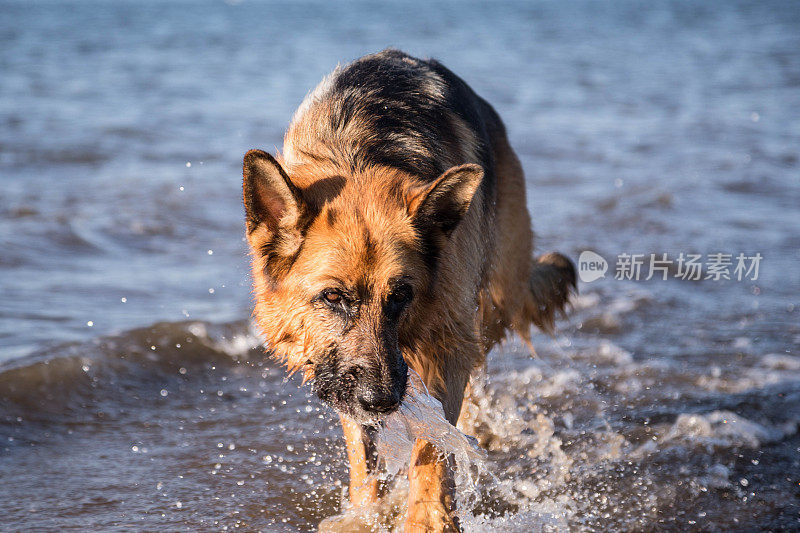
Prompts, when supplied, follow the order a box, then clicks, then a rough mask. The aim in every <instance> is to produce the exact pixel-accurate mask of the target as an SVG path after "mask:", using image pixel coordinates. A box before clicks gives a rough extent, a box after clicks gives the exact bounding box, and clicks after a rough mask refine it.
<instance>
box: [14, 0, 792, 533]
mask: <svg viewBox="0 0 800 533" xmlns="http://www.w3.org/2000/svg"><path fill="white" fill-rule="evenodd" d="M388 45H392V46H397V47H401V48H403V49H406V50H407V51H409V52H411V53H413V54H417V55H421V56H428V55H432V56H435V57H437V58H439V59H441V60H442V61H443V62H444V63H445V64H446V65H448V66H449V67H451V68H452V69H453V70H454V71H455V72H457V73H458V74H460V75H461V76H462V77H464V78H465V79H466V80H467V81H468V82H469V83H470V84H471V85H472V86H473V87H474V88H475V89H476V90H477V91H478V92H479V93H480V94H481V95H483V96H484V97H486V98H487V99H488V100H489V101H490V102H492V103H493V104H494V105H495V107H496V108H497V109H498V111H499V112H500V114H501V115H502V116H503V117H504V119H505V121H506V123H507V125H508V129H509V134H510V137H511V142H512V144H513V145H514V147H515V148H516V149H517V151H518V153H519V155H520V158H521V159H522V163H523V165H524V167H525V170H526V173H527V178H528V184H529V188H528V203H529V206H530V208H531V210H532V212H533V218H534V225H535V229H536V230H537V233H538V235H539V240H538V243H537V247H538V248H539V250H542V251H544V250H549V249H559V250H561V251H563V252H565V253H567V254H568V255H570V256H572V257H573V258H574V259H577V257H578V255H579V254H580V253H581V252H582V251H584V250H593V251H594V252H596V253H598V254H600V255H601V256H603V257H604V258H606V259H607V260H608V261H609V262H610V263H611V264H610V269H609V271H608V272H607V273H606V276H605V278H602V279H599V280H597V281H594V282H591V283H583V284H582V285H581V287H580V290H581V295H580V297H579V298H578V299H577V301H576V303H575V309H574V311H573V313H572V314H571V317H570V319H569V320H568V321H564V322H562V323H561V324H560V329H559V333H558V334H557V335H556V336H555V337H554V338H549V337H546V336H543V335H536V336H535V337H534V344H535V345H536V348H537V351H538V357H536V358H531V357H530V356H529V354H528V353H527V351H526V350H525V349H523V348H522V347H521V346H519V345H518V343H517V342H516V341H514V340H511V341H510V342H508V343H507V344H506V345H504V346H502V347H500V348H497V349H496V350H495V351H494V352H493V353H492V354H491V355H490V357H489V364H488V370H487V371H486V373H485V374H483V375H481V376H477V377H476V379H475V382H474V384H473V385H474V393H473V397H472V400H471V404H470V416H469V418H468V420H467V421H466V423H465V424H464V426H465V428H466V429H468V430H469V431H470V432H471V433H473V434H474V435H475V436H476V437H477V439H478V441H479V442H480V444H481V445H482V446H483V447H484V448H485V449H486V450H487V452H488V457H487V469H488V471H489V472H491V473H492V474H493V476H488V475H487V476H484V477H485V479H483V480H482V482H481V484H480V487H479V492H480V497H479V501H478V502H477V504H476V505H475V506H474V507H473V508H471V509H464V510H463V511H462V514H463V521H464V523H465V525H466V527H467V529H469V530H472V531H490V530H495V529H496V530H503V531H525V532H528V531H532V530H534V531H535V530H545V531H567V530H586V531H632V530H636V531H650V530H673V531H753V530H773V531H787V530H800V521H798V520H799V519H800V506H799V504H798V501H800V435H798V423H800V355H799V354H800V326H798V324H799V323H800V320H798V316H799V315H798V313H800V311H798V308H797V306H798V304H800V302H798V299H799V298H798V295H799V294H800V269H799V268H798V266H797V265H798V260H800V252H799V250H800V234H798V227H800V211H799V210H798V206H799V205H800V162H799V158H800V9H798V5H797V3H794V2H772V1H767V2H724V3H723V2H719V3H702V4H698V3H690V2H681V1H678V2H671V3H669V4H666V3H664V4H658V5H650V4H647V5H645V4H639V3H628V2H616V3H613V4H612V5H607V4H600V3H595V2H574V3H573V2H570V3H563V2H537V3H502V4H500V3H436V4H432V3H430V2H417V1H409V2H403V3H402V4H399V5H377V6H376V5H372V4H368V3H359V2H348V3H344V4H340V5H333V4H329V3H293V4H290V5H284V4H272V3H257V2H241V3H233V4H227V3H222V2H192V3H181V2H159V1H149V2H127V1H120V2H101V1H81V2H70V1H63V2H37V3H28V2H6V1H3V2H0V72H2V74H0V180H1V181H0V183H1V184H2V192H1V193H0V480H2V482H0V522H2V524H3V526H2V527H3V528H9V529H11V530H30V529H65V528H74V529H80V530H86V529H95V530H130V529H142V530H164V529H166V530H197V529H212V530H222V529H225V528H227V529H232V528H235V527H236V526H239V527H241V528H245V529H248V530H264V531H294V530H298V529H299V530H309V529H314V528H315V527H316V526H317V524H318V523H319V522H320V521H321V520H322V519H324V518H326V517H329V516H332V515H335V514H337V513H339V512H340V511H341V510H342V496H343V493H344V491H345V489H346V480H347V467H346V462H345V454H344V448H343V444H342V442H341V437H340V430H339V429H338V426H337V422H336V417H335V415H334V414H333V413H332V412H331V411H330V410H328V409H327V408H325V407H323V406H321V405H320V404H319V403H318V402H317V401H316V400H315V399H314V398H312V397H310V396H309V391H308V390H307V389H305V388H300V387H299V382H296V380H294V379H291V380H288V381H287V380H286V379H285V378H284V373H283V372H282V370H281V369H280V368H278V367H276V366H275V365H274V364H273V363H272V362H270V361H265V360H264V358H263V353H262V350H261V349H260V348H259V340H258V338H257V337H256V336H255V334H254V333H253V332H252V331H251V329H250V325H249V322H248V320H247V317H248V314H249V309H250V304H251V302H250V297H249V279H248V273H247V256H246V251H245V246H244V242H243V240H242V236H243V222H242V216H243V215H242V208H241V204H240V196H239V195H240V189H239V187H240V164H241V156H242V154H243V153H244V152H245V151H246V150H247V149H249V148H252V147H261V148H264V149H268V150H273V149H274V148H275V147H277V146H280V144H281V138H282V134H283V130H284V128H285V127H286V125H287V123H288V121H289V118H290V116H291V113H292V111H293V110H294V108H295V107H296V106H297V104H298V103H299V102H300V100H301V99H302V97H303V96H304V94H305V93H306V92H307V91H308V90H309V89H311V88H312V87H313V86H314V84H315V83H316V82H317V81H318V80H319V79H320V78H321V77H322V76H323V75H324V74H325V73H326V72H327V71H329V70H330V69H331V68H332V67H333V66H335V65H336V63H337V62H344V61H348V60H350V59H353V58H355V57H358V56H359V55H362V54H364V53H367V52H371V51H375V50H378V49H381V48H383V47H385V46H388ZM681 252H683V253H687V254H688V253H695V254H702V255H703V256H704V257H707V256H708V254H713V253H718V252H721V253H727V254H733V255H734V256H735V255H737V254H739V253H745V254H747V255H748V256H753V255H755V254H756V253H760V254H761V255H762V256H763V259H762V261H761V263H760V269H759V276H758V279H757V280H752V279H746V280H742V281H737V280H736V279H735V278H734V279H732V280H727V281H726V280H720V281H714V280H713V279H709V280H704V281H684V280H680V279H677V278H676V277H675V275H674V274H675V273H676V272H675V270H674V269H673V270H671V271H670V275H669V279H667V280H662V279H660V277H661V276H660V275H657V276H656V277H655V278H654V279H651V280H649V281H644V280H643V279H642V280H639V281H633V280H631V281H620V280H615V279H614V270H615V268H614V267H615V264H614V263H615V261H616V257H617V256H618V255H619V254H622V253H628V254H634V253H641V254H648V255H649V254H651V253H655V254H662V253H667V254H669V257H672V258H674V257H677V256H678V254H680V253H681ZM647 266H648V265H647V263H645V265H644V267H643V268H644V272H646V270H647ZM644 277H646V276H645V275H643V276H642V278H644Z"/></svg>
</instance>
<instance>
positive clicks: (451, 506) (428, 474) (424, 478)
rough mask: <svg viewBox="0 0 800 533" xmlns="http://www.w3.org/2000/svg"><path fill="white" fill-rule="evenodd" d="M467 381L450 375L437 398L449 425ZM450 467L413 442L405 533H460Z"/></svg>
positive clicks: (425, 445)
mask: <svg viewBox="0 0 800 533" xmlns="http://www.w3.org/2000/svg"><path fill="white" fill-rule="evenodd" d="M453 374H455V375H453ZM462 374H463V375H462ZM445 375H446V376H447V374H445ZM468 380H469V373H468V372H453V373H451V375H450V378H449V379H447V378H446V379H445V382H446V390H447V392H446V393H445V394H444V395H443V397H440V398H438V399H440V400H441V402H442V406H443V407H444V412H445V417H446V418H447V420H448V422H450V423H451V424H453V425H455V424H456V422H458V416H459V413H460V412H461V403H462V401H463V399H464V390H465V389H466V386H467V382H468ZM453 466H454V460H453V457H452V456H449V457H445V456H443V455H442V453H441V452H440V451H439V450H438V449H437V448H436V447H435V446H434V445H432V444H431V443H430V442H428V441H426V440H422V439H417V441H416V442H415V443H414V449H413V451H412V453H411V466H410V468H409V471H408V484H409V486H408V514H407V515H406V523H405V531H406V533H422V532H431V531H432V532H436V533H438V532H447V533H452V532H458V531H461V528H460V527H459V525H458V518H457V517H456V515H455V511H456V501H455V492H456V491H455V488H456V487H455V480H454V477H453Z"/></svg>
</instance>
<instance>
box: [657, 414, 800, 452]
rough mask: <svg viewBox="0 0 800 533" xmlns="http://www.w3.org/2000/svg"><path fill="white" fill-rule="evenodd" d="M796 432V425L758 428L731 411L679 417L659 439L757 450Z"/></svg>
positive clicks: (760, 425) (758, 426)
mask: <svg viewBox="0 0 800 533" xmlns="http://www.w3.org/2000/svg"><path fill="white" fill-rule="evenodd" d="M796 431H797V422H796V421H794V422H787V423H786V424H782V425H780V426H772V425H767V424H759V423H757V422H753V421H752V420H748V419H746V418H744V417H742V416H739V415H737V414H736V413H732V412H730V411H713V412H711V413H707V414H704V415H700V414H682V415H680V416H678V419H677V420H676V421H675V423H674V424H673V425H672V427H670V429H669V430H668V431H667V433H666V434H665V435H664V436H663V437H662V439H661V441H662V447H663V446H664V444H666V443H687V444H688V443H694V444H699V445H705V446H719V447H747V448H758V447H760V446H761V445H762V444H765V443H770V442H776V441H779V440H781V439H783V438H784V437H786V436H788V435H792V434H794V433H795V432H796Z"/></svg>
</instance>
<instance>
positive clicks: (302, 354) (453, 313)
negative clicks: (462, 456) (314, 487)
mask: <svg viewBox="0 0 800 533" xmlns="http://www.w3.org/2000/svg"><path fill="white" fill-rule="evenodd" d="M465 164H466V165H465ZM453 167H456V168H455V169H454V168H453ZM525 197H526V194H525V181H524V176H523V173H522V168H521V166H520V163H519V161H518V159H517V157H516V155H515V154H514V152H513V150H512V149H511V147H510V145H509V143H508V140H507V138H506V133H505V128H504V126H503V123H502V121H501V120H500V118H499V116H498V115H497V113H496V112H495V111H494V109H492V107H491V106H490V105H489V104H488V103H487V102H486V101H484V100H483V99H482V98H480V97H479V96H478V95H476V94H475V93H474V92H473V91H472V90H471V89H470V88H469V87H468V86H467V85H466V84H465V83H464V82H463V81H462V80H461V79H460V78H458V77H457V76H456V75H455V74H453V73H452V72H450V71H449V70H448V69H446V68H445V67H444V66H442V65H441V64H440V63H438V62H437V61H435V60H419V59H416V58H413V57H411V56H408V55H406V54H404V53H402V52H400V51H396V50H386V51H383V52H380V53H378V54H374V55H371V56H366V57H364V58H361V59H359V60H357V61H355V62H354V63H351V64H350V65H347V66H345V67H341V68H337V69H336V70H335V71H334V72H333V73H332V74H331V75H330V76H328V77H327V78H326V79H325V80H323V82H322V83H321V84H320V85H319V86H318V87H317V88H316V89H315V90H314V91H312V92H311V93H310V94H309V95H308V96H307V97H306V99H305V100H304V102H303V103H302V104H301V106H300V108H299V109H298V110H297V112H296V113H295V116H294V118H293V121H292V124H291V125H290V127H289V129H288V131H287V133H286V137H285V139H284V151H283V154H282V155H277V156H276V157H275V158H274V159H273V158H272V157H271V156H269V155H268V154H265V153H264V152H260V151H251V152H248V154H247V156H245V162H244V203H245V207H246V212H247V239H248V242H249V245H250V249H251V253H252V274H253V282H254V294H255V301H256V305H255V317H256V320H257V322H258V325H259V327H260V329H261V331H263V332H264V334H265V336H266V338H267V343H268V346H269V347H270V349H271V350H272V353H273V354H274V355H275V357H277V358H279V359H280V360H281V361H283V362H285V363H286V365H287V367H288V368H289V370H290V371H295V370H302V371H303V372H304V374H305V377H306V378H307V379H312V378H313V379H314V380H315V387H316V388H317V391H318V393H319V394H320V397H322V398H323V400H325V401H327V402H328V403H330V404H331V405H333V406H334V407H336V408H337V409H338V410H339V411H340V412H343V413H344V414H345V415H347V416H350V417H352V418H355V419H358V415H359V413H360V412H361V411H359V409H358V408H357V407H352V405H351V404H352V403H353V402H354V400H353V396H354V394H355V395H358V394H363V392H364V390H366V389H365V387H367V388H369V387H372V389H370V390H373V391H374V392H375V394H377V395H378V396H380V397H384V398H388V397H390V396H391V395H392V394H395V395H396V394H400V396H401V397H402V392H403V391H404V390H405V378H404V377H402V376H401V374H403V371H404V367H405V365H406V364H407V365H408V366H410V367H411V368H413V369H414V370H416V371H417V372H418V373H419V374H420V375H421V376H422V378H423V380H424V381H425V382H426V384H427V385H428V386H429V388H430V389H431V390H432V391H433V393H434V394H435V395H436V396H437V397H438V398H439V399H440V400H442V402H443V405H444V408H445V413H446V415H447V416H448V418H449V419H450V420H451V422H453V423H455V422H456V419H457V417H458V413H459V411H460V407H461V403H462V400H463V392H464V388H465V386H466V384H467V381H468V379H469V376H470V374H471V373H472V371H473V370H474V369H475V368H476V367H477V366H479V365H481V364H482V363H483V362H484V360H485V354H486V353H487V352H488V350H490V349H491V347H492V346H494V345H495V344H496V343H498V342H499V341H501V340H502V339H503V338H504V337H505V336H506V335H507V334H508V332H509V331H514V332H516V333H518V334H520V335H521V336H522V337H523V338H525V339H529V338H530V326H531V324H534V325H536V326H538V327H540V328H542V329H543V330H545V331H551V330H552V326H553V321H554V318H555V316H556V315H557V314H558V313H561V312H563V310H564V307H565V306H566V305H567V303H568V300H569V296H570V292H571V291H572V290H573V289H574V288H575V271H574V267H573V266H572V263H571V262H570V261H569V260H568V259H567V258H565V257H564V256H562V255H560V254H556V253H550V254H546V255H544V256H542V257H540V258H538V259H534V258H533V233H532V231H531V225H530V217H529V215H528V211H527V208H526V203H525ZM331 280H336V281H335V283H337V284H340V285H341V286H342V289H343V291H345V292H347V294H349V296H348V300H347V301H348V302H350V301H351V300H352V302H357V304H356V305H355V308H354V309H351V308H350V307H348V308H347V311H346V312H345V311H342V312H341V313H339V314H337V312H335V310H334V311H333V312H331V309H328V308H327V307H324V306H325V305H328V304H320V300H319V298H320V296H319V295H320V294H321V293H320V291H324V290H325V286H326V284H327V285H330V284H331V283H334V281H331ZM398 283H399V284H405V285H407V286H408V287H410V289H408V290H410V291H412V292H413V298H412V299H411V301H410V303H408V305H407V306H406V307H404V308H403V309H402V311H401V312H400V313H399V314H398V315H397V316H394V315H392V314H391V313H392V311H391V310H390V303H391V302H393V301H394V300H395V299H396V297H395V295H394V293H393V292H392V291H396V290H397V286H398V285H397V284H398ZM404 290H405V289H404ZM349 305H350V304H349V303H348V306H349ZM353 368H356V369H357V371H354V370H352V369H353ZM348 369H349V370H348ZM348 372H350V373H348ZM362 382H367V384H366V385H364V384H363V383H362ZM400 382H402V383H400ZM400 388H402V391H399V389H400ZM390 389H391V390H390ZM395 389H398V390H395ZM358 391H361V392H360V393H359V392H358ZM348 402H350V403H349V404H348ZM346 428H347V425H346ZM350 433H352V434H353V435H355V436H354V437H353V438H356V439H357V438H359V437H358V435H357V433H358V432H354V430H352V428H351V430H350ZM350 440H351V439H350V438H348V443H349V444H350ZM364 440H365V442H366V441H367V440H368V439H367V438H366V437H364ZM428 456H431V457H432V456H433V455H432V454H431V453H430V452H429V451H425V450H420V453H419V455H418V456H417V459H418V460H420V461H421V460H422V459H420V458H422V457H428ZM430 460H431V461H433V459H430ZM352 462H353V456H352V455H351V463H352ZM418 467H419V469H420V471H423V470H424V469H425V468H426V467H425V466H424V465H422V464H421V463H420V465H418ZM431 472H433V473H432V474H431V475H434V476H443V475H445V474H443V473H442V468H439V467H437V466H436V465H435V464H434V463H431ZM353 482H354V480H351V485H352V483H353ZM351 488H352V487H351ZM412 492H413V491H412ZM351 494H352V491H351ZM437 494H438V496H436V494H433V495H426V497H433V498H436V497H438V498H439V500H441V501H442V502H444V501H445V497H444V496H443V493H441V491H440V492H439V493H437ZM448 501H449V500H448ZM442 505H444V506H445V507H447V505H450V504H445V503H443V504H442ZM448 512H449V511H448ZM427 516H428V518H430V516H432V515H431V514H430V513H428V515H427ZM412 518H413V517H411V516H410V517H409V520H411V519H412ZM417 518H419V517H417ZM423 519H425V516H423V517H422V518H420V520H423ZM423 521H425V520H423Z"/></svg>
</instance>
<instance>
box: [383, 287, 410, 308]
mask: <svg viewBox="0 0 800 533" xmlns="http://www.w3.org/2000/svg"><path fill="white" fill-rule="evenodd" d="M413 296H414V293H413V291H412V289H411V286H410V285H400V286H399V287H397V288H395V289H394V290H393V291H392V292H391V293H390V294H389V301H388V303H389V307H390V309H391V310H393V311H400V310H402V309H403V308H404V307H405V306H406V305H408V302H410V301H411V298H412V297H413Z"/></svg>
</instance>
